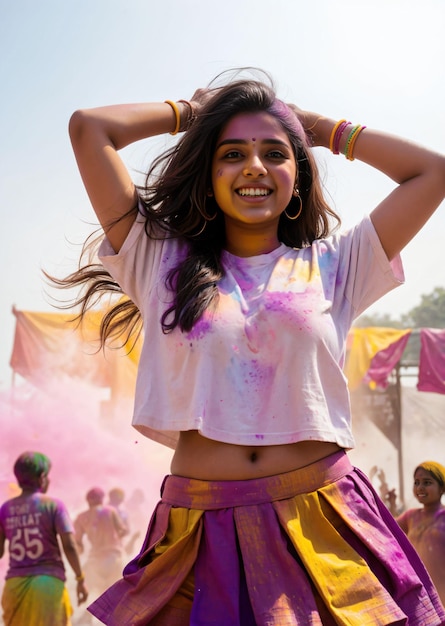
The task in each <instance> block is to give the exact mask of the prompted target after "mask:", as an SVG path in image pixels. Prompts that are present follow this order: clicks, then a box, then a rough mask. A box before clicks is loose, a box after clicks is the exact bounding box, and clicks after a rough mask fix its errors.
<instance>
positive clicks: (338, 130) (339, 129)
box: [329, 120, 351, 154]
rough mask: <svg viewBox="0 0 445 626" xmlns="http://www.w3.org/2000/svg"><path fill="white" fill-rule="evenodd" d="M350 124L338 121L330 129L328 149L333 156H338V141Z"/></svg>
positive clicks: (345, 121)
mask: <svg viewBox="0 0 445 626" xmlns="http://www.w3.org/2000/svg"><path fill="white" fill-rule="evenodd" d="M350 123H351V122H348V121H347V120H340V121H339V122H337V123H336V125H335V126H334V128H333V129H332V133H331V137H330V139H329V149H330V151H331V152H332V153H333V154H340V150H339V147H340V139H341V137H342V135H343V133H344V132H345V130H346V128H347V127H348V126H349V125H350Z"/></svg>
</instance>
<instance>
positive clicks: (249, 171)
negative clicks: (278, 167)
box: [244, 155, 267, 176]
mask: <svg viewBox="0 0 445 626" xmlns="http://www.w3.org/2000/svg"><path fill="white" fill-rule="evenodd" d="M266 174H267V169H266V167H265V166H264V163H263V161H262V160H261V159H260V157H259V156H258V155H253V156H252V157H251V158H250V159H249V161H248V162H247V164H246V166H245V168H244V175H245V176H265V175H266Z"/></svg>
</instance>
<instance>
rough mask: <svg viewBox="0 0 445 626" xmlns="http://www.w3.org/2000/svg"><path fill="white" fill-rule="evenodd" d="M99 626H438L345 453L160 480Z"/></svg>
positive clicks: (430, 591) (424, 576) (391, 529)
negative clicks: (266, 469)
mask: <svg viewBox="0 0 445 626" xmlns="http://www.w3.org/2000/svg"><path fill="white" fill-rule="evenodd" d="M89 611H90V612H91V613H92V614H93V615H95V616H96V617H97V618H98V619H99V620H101V621H102V622H103V623H104V624H108V626H130V625H131V626H146V625H148V624H150V625H152V626H189V625H191V626H204V625H215V626H291V625H292V626H315V625H316V626H320V625H323V626H334V625H341V626H366V625H367V624H369V625H373V626H376V625H389V624H394V625H400V626H401V625H412V626H414V625H415V626H439V625H445V610H444V608H443V606H442V605H441V603H440V600H439V597H438V595H437V592H436V590H435V588H434V586H433V584H432V582H431V579H430V577H429V575H428V573H427V571H426V570H425V567H424V566H423V564H422V562H421V561H420V559H419V557H418V555H417V553H416V552H415V551H414V549H413V547H412V546H411V544H410V543H409V541H408V540H407V538H406V536H405V534H404V533H403V531H402V530H401V529H400V528H399V526H398V524H397V523H396V521H395V520H394V518H393V517H392V515H391V514H390V513H389V511H388V509H387V508H386V506H385V505H384V504H383V502H382V501H381V500H380V498H379V497H378V495H377V494H376V492H375V491H374V489H373V487H372V485H371V484H370V483H369V481H368V480H367V478H366V477H365V476H364V475H363V473H362V472H361V471H360V470H359V469H357V468H354V467H353V466H352V465H351V464H350V461H349V459H348V457H347V455H346V454H345V453H344V452H339V453H336V454H333V455H331V456H329V457H327V458H325V459H322V460H320V461H317V462H316V463H313V464H311V465H309V466H306V467H304V468H302V469H298V470H295V471H292V472H288V473H285V474H280V475H277V476H270V477H266V478H260V479H254V480H242V481H203V480H195V479H188V478H182V477H178V476H167V477H166V478H165V480H164V483H163V486H162V492H161V500H160V502H159V503H158V505H157V507H156V509H155V512H154V514H153V517H152V519H151V522H150V525H149V528H148V531H147V535H146V537H145V541H144V544H143V546H142V550H141V552H140V554H139V555H138V556H137V557H136V558H135V559H133V560H132V561H131V562H130V563H129V564H128V565H127V566H126V567H125V569H124V574H123V578H122V579H121V580H119V581H118V582H116V583H115V584H114V585H113V586H111V587H110V588H109V589H108V590H107V591H106V592H105V593H104V594H103V595H102V596H100V597H99V598H98V599H97V600H96V601H95V602H94V603H93V604H92V605H90V607H89Z"/></svg>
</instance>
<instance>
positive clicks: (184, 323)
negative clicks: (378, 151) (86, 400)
mask: <svg viewBox="0 0 445 626" xmlns="http://www.w3.org/2000/svg"><path fill="white" fill-rule="evenodd" d="M210 89H212V86H210ZM213 89H214V91H213V92H211V93H212V96H211V97H210V98H209V100H208V101H207V102H206V104H205V105H204V106H203V107H202V109H201V110H200V112H199V114H198V116H197V118H196V119H195V120H194V122H193V124H192V125H191V127H190V129H189V130H187V131H186V132H185V133H184V135H183V136H182V137H181V139H180V140H179V142H178V143H177V144H176V145H175V146H174V147H172V148H170V149H169V150H167V151H166V152H164V153H163V154H161V155H160V156H159V157H157V158H156V159H155V161H154V162H153V163H152V165H151V167H150V169H149V171H148V172H147V175H146V178H145V184H144V185H140V186H138V192H139V196H140V202H139V208H136V207H135V209H133V212H134V213H136V211H137V210H139V211H140V212H141V213H142V214H143V215H144V217H145V219H146V233H147V236H148V237H153V238H155V237H156V238H159V237H173V238H181V239H182V240H184V241H186V242H187V248H188V254H187V256H186V258H185V260H184V261H181V263H180V264H179V265H178V266H177V267H176V268H174V269H173V270H172V271H171V272H170V274H169V275H168V276H167V279H166V284H167V287H168V288H169V289H170V290H171V291H172V292H173V294H174V297H173V299H172V305H171V306H170V307H169V308H168V309H167V310H166V311H165V312H164V314H163V316H162V318H161V320H160V323H161V324H162V328H163V331H164V332H166V333H167V332H170V331H172V330H173V329H174V328H176V327H179V328H180V329H181V330H182V331H185V332H187V331H190V330H191V329H192V327H193V325H194V324H195V322H196V321H197V320H198V319H199V318H200V317H201V315H202V314H203V312H204V311H205V310H206V309H207V308H210V307H214V306H215V305H216V302H217V298H218V290H217V284H218V281H219V280H220V278H221V277H222V276H223V273H224V270H223V267H222V265H221V251H222V249H223V247H224V244H225V229H224V216H223V213H222V211H221V210H220V209H219V207H218V205H217V204H216V202H215V200H214V198H213V197H209V195H208V191H209V189H211V186H212V180H211V172H212V159H213V154H214V152H215V148H216V143H217V140H218V137H219V135H220V133H221V131H222V129H223V128H224V126H225V125H226V124H227V122H228V121H229V119H230V118H232V117H233V116H234V115H237V114H238V113H256V112H260V111H265V112H267V113H269V114H271V115H273V116H274V117H276V118H277V119H278V120H279V121H280V123H281V124H282V126H283V128H284V130H285V132H286V133H287V135H288V137H289V140H290V143H291V145H292V149H293V152H294V155H295V160H296V163H297V176H298V188H299V191H300V197H301V201H302V212H301V215H300V217H299V218H298V219H297V220H290V219H288V218H287V217H286V215H285V213H283V214H282V215H281V217H280V220H279V225H278V237H279V240H280V241H281V242H283V243H285V244H286V245H288V246H292V247H297V248H299V247H304V246H308V245H310V244H311V243H312V242H313V241H314V240H315V239H319V238H323V237H326V236H327V235H328V234H329V233H330V232H331V231H332V230H333V228H335V227H337V226H338V225H339V224H340V218H339V217H338V215H337V214H336V213H335V212H334V211H333V210H332V209H331V208H330V207H329V206H328V204H327V203H326V201H325V199H324V196H323V191H322V186H321V182H320V177H319V173H318V168H317V164H316V162H315V159H314V156H313V154H312V152H311V150H310V144H309V140H308V138H307V137H306V136H305V134H304V132H302V131H301V125H300V124H299V121H298V120H297V118H296V116H295V115H294V114H293V113H292V114H289V113H290V110H289V108H288V107H286V106H281V107H280V106H277V102H279V101H277V98H276V94H275V91H274V89H273V85H272V81H270V84H267V83H265V82H263V81H262V80H261V81H260V80H242V79H237V80H233V81H232V82H230V83H229V84H227V85H225V86H223V87H214V88H213ZM298 209H299V201H298V200H297V199H296V198H295V197H292V199H291V201H290V203H289V205H288V207H287V209H286V212H289V214H290V215H295V214H296V213H297V212H298ZM331 222H333V223H332V224H331ZM154 233H156V234H154ZM95 250H97V238H96V239H94V240H91V241H87V242H86V244H85V245H84V249H83V251H82V255H81V259H80V263H79V269H78V270H77V271H76V272H74V273H73V274H71V275H70V276H68V277H66V278H65V279H55V278H51V280H52V282H53V283H55V284H56V285H57V286H58V287H62V288H71V287H79V286H80V287H82V289H81V294H80V296H79V297H78V298H77V299H76V301H75V302H74V303H72V304H75V305H77V306H78V305H80V313H79V318H80V319H81V318H82V317H83V316H84V315H85V313H86V311H88V310H89V309H90V308H92V307H93V306H95V305H96V304H97V303H98V302H99V301H100V300H101V299H102V296H103V295H105V294H110V293H111V294H116V293H119V294H122V291H121V289H120V287H119V285H117V283H115V282H114V281H113V280H112V279H111V277H110V275H109V274H108V272H106V271H105V269H104V268H103V266H102V265H101V264H98V263H92V262H88V263H87V264H86V265H84V266H82V263H83V260H84V259H85V258H87V259H91V258H92V254H93V253H94V252H95ZM72 304H71V305H70V306H72ZM138 330H140V313H139V311H138V309H137V307H136V306H135V305H134V303H133V302H131V301H130V300H128V299H123V298H121V299H120V300H119V301H118V302H117V303H114V304H113V305H112V306H111V307H110V308H109V309H108V311H107V313H106V314H105V316H104V318H103V320H102V325H101V344H102V345H104V343H105V341H106V340H107V338H116V337H118V336H121V335H122V334H124V335H125V340H128V337H129V336H131V335H132V334H134V332H137V331H138Z"/></svg>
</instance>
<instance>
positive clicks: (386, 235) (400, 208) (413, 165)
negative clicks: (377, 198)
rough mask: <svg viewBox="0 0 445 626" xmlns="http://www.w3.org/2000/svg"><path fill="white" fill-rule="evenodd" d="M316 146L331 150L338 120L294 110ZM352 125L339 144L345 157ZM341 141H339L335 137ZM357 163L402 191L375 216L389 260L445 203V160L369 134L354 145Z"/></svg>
mask: <svg viewBox="0 0 445 626" xmlns="http://www.w3.org/2000/svg"><path fill="white" fill-rule="evenodd" d="M296 112H297V115H298V117H299V118H300V120H301V121H302V122H303V124H304V126H305V128H307V129H310V131H309V132H310V134H311V135H312V137H313V142H314V145H317V146H324V147H326V148H332V140H333V133H334V136H335V128H336V126H337V128H338V124H336V122H335V120H330V119H327V118H323V117H320V116H318V115H316V114H315V113H308V112H305V111H299V110H298V109H296ZM353 128H354V127H353V126H352V125H350V126H348V127H346V128H345V130H344V132H343V133H342V134H341V137H340V138H339V141H338V146H337V148H338V151H339V152H342V151H346V153H348V150H347V149H346V148H347V146H346V144H347V142H348V139H349V137H350V133H351V131H352V130H353ZM337 137H338V135H337ZM353 146H354V149H353V158H355V159H358V160H360V161H363V162H364V163H367V164H368V165H370V166H371V167H374V168H376V169H378V170H379V171H381V172H383V173H384V174H386V175H387V176H389V178H391V179H392V180H393V181H395V182H396V183H397V184H398V186H397V187H396V188H395V189H394V190H393V191H392V192H391V193H390V194H389V195H388V196H387V197H386V198H384V199H383V200H382V202H380V204H379V205H378V206H377V207H376V208H375V209H374V210H373V212H372V213H371V219H372V222H373V224H374V227H375V229H376V231H377V234H378V236H379V238H380V241H381V243H382V246H383V248H384V250H385V252H386V254H387V256H388V258H389V259H392V258H393V257H394V256H395V255H396V254H398V253H399V252H400V251H401V250H402V249H403V248H404V247H405V246H406V244H407V243H408V242H409V241H410V240H411V239H412V238H413V237H414V236H415V235H416V233H417V232H418V231H419V230H420V229H421V228H422V226H423V225H424V224H425V222H426V221H427V220H428V219H429V217H431V215H432V214H433V212H434V211H435V209H436V208H437V207H438V206H439V204H440V203H441V202H442V200H443V199H444V197H445V156H444V155H441V154H439V153H437V152H434V151H433V150H429V149H428V148H424V147H422V146H420V145H417V144H415V143H412V142H410V141H408V140H406V139H401V138H399V137H396V136H393V135H389V134H386V133H383V132H378V131H375V130H371V129H369V128H365V129H364V130H363V131H362V132H359V134H357V137H356V138H355V140H354V144H353Z"/></svg>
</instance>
